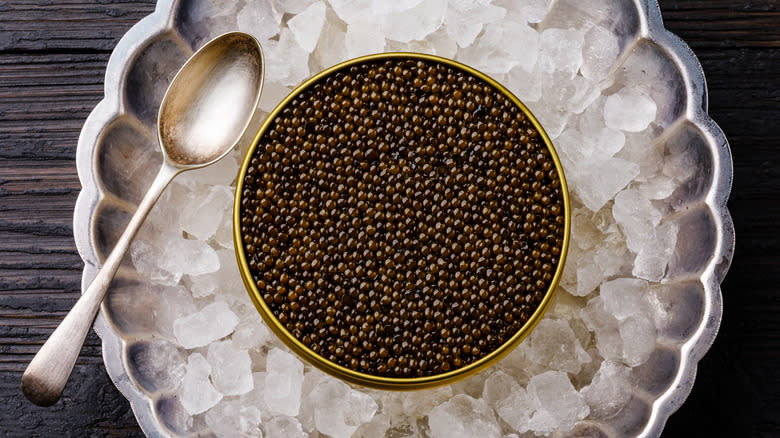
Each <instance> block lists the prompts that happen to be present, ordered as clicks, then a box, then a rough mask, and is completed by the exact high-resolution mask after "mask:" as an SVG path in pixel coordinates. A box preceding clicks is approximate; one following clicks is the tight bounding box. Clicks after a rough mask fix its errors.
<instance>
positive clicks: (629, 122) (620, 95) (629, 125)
mask: <svg viewBox="0 0 780 438" xmlns="http://www.w3.org/2000/svg"><path fill="white" fill-rule="evenodd" d="M655 114H656V105H655V102H654V101H653V99H651V98H650V96H648V95H646V94H645V93H644V92H642V91H639V90H636V89H633V88H623V89H621V90H620V91H618V92H617V93H615V94H611V95H609V96H607V101H606V103H605V104H604V121H605V122H606V124H607V126H608V127H610V128H612V129H620V130H623V131H628V132H639V131H642V130H644V129H645V128H647V127H648V126H649V125H650V122H652V121H653V120H655Z"/></svg>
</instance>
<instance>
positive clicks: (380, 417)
mask: <svg viewBox="0 0 780 438" xmlns="http://www.w3.org/2000/svg"><path fill="white" fill-rule="evenodd" d="M388 429H390V420H389V418H388V416H387V415H386V414H377V415H375V416H374V418H372V419H371V421H370V422H368V423H364V424H363V425H362V426H360V427H359V428H358V429H357V430H356V431H355V433H354V434H353V435H352V438H388V437H389V438H400V437H397V436H395V435H394V434H393V432H389V431H388Z"/></svg>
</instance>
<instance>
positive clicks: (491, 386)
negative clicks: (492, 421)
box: [482, 370, 522, 407]
mask: <svg viewBox="0 0 780 438" xmlns="http://www.w3.org/2000/svg"><path fill="white" fill-rule="evenodd" d="M520 389H522V388H521V387H520V385H518V384H517V381H515V379H514V378H513V377H512V376H510V375H509V374H507V373H505V372H503V371H500V370H499V371H496V372H495V373H493V374H491V375H490V377H488V378H487V379H486V380H485V387H484V389H482V399H483V400H485V401H486V402H487V403H488V404H489V405H491V406H494V407H495V406H497V404H498V402H500V401H501V400H503V399H505V398H507V397H509V396H510V395H511V394H512V393H514V392H517V391H519V390H520Z"/></svg>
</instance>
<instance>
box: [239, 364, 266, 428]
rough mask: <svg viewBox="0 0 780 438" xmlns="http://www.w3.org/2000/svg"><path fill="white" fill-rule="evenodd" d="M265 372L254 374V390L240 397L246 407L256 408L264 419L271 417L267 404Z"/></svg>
mask: <svg viewBox="0 0 780 438" xmlns="http://www.w3.org/2000/svg"><path fill="white" fill-rule="evenodd" d="M265 375H266V373H265V372H257V373H252V390H251V391H249V392H247V393H246V394H242V395H241V397H240V400H241V404H242V405H244V406H254V407H256V408H257V409H258V410H259V411H260V412H261V413H262V414H263V416H264V417H267V416H268V415H269V412H268V411H269V409H268V406H267V405H266V404H265Z"/></svg>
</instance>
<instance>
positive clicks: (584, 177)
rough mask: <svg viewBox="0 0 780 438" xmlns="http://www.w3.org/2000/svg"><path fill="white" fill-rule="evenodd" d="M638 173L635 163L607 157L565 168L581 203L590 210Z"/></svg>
mask: <svg viewBox="0 0 780 438" xmlns="http://www.w3.org/2000/svg"><path fill="white" fill-rule="evenodd" d="M569 170H571V171H570V172H569ZM638 175H639V166H638V165H637V164H636V163H632V162H630V161H626V160H623V159H620V158H616V157H608V158H603V159H597V160H592V161H588V162H587V163H581V165H580V166H579V167H574V168H571V169H567V175H566V176H567V177H570V178H571V179H572V188H573V191H574V193H576V194H577V196H579V198H580V199H581V200H582V202H583V204H585V206H586V207H588V208H589V209H590V210H591V211H599V210H600V209H601V207H603V206H604V204H606V203H607V201H609V200H610V199H612V198H614V197H615V195H616V194H617V193H618V192H619V191H621V190H622V189H623V188H624V187H625V186H626V185H628V183H630V182H631V181H632V180H633V179H634V178H636V177H637V176H638Z"/></svg>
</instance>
